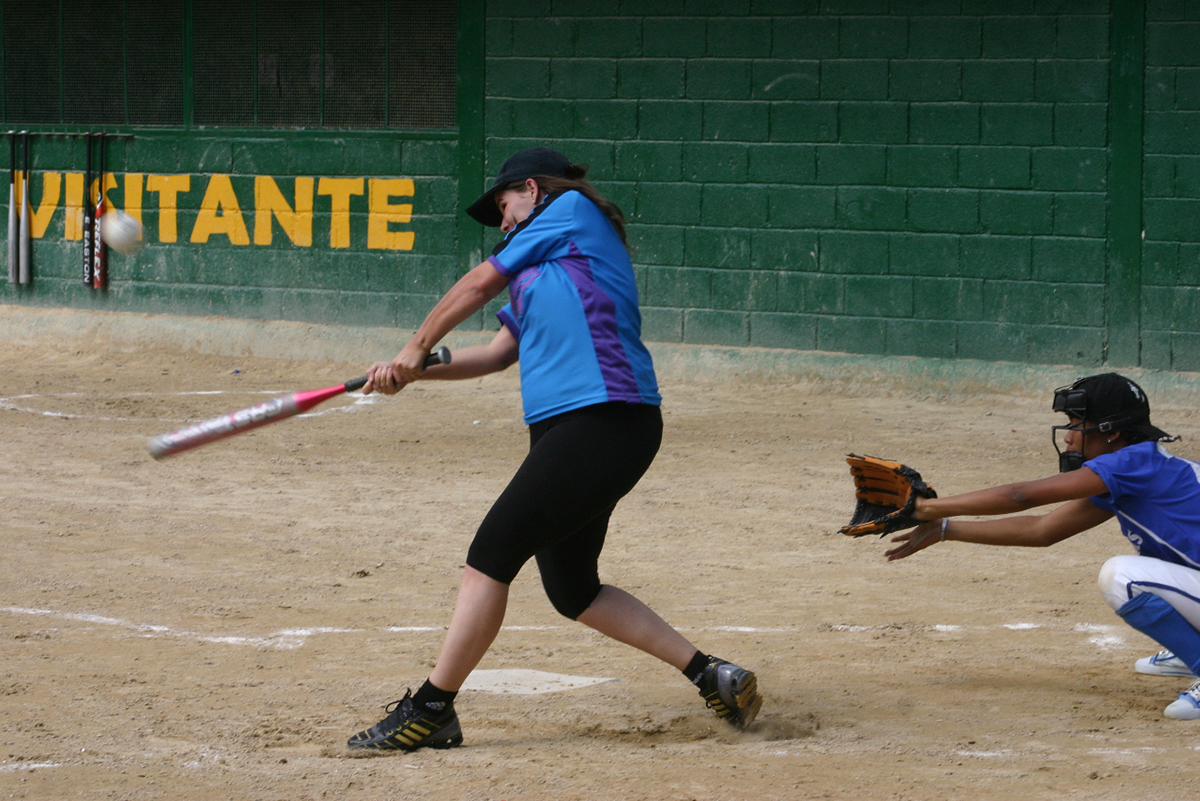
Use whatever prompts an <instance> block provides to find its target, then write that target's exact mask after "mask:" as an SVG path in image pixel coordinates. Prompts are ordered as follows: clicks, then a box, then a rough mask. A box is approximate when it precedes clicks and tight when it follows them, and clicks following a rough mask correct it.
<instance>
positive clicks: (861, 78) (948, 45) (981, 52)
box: [485, 0, 1187, 365]
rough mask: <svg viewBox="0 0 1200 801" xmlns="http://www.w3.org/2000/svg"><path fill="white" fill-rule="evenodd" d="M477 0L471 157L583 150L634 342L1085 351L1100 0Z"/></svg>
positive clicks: (1101, 168)
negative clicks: (483, 152) (629, 270)
mask: <svg viewBox="0 0 1200 801" xmlns="http://www.w3.org/2000/svg"><path fill="white" fill-rule="evenodd" d="M488 10H489V15H488V19H487V35H486V39H487V87H486V94H487V101H486V102H487V106H486V126H485V129H486V135H487V164H488V169H487V172H488V174H494V173H495V172H496V170H497V168H498V167H499V164H500V162H501V161H502V160H503V158H504V157H505V156H506V155H508V154H509V153H510V152H512V151H514V150H516V149H518V148H520V147H524V146H527V145H531V144H534V143H543V142H547V141H548V142H549V143H550V144H551V145H553V146H556V147H559V148H561V149H562V150H563V151H565V152H566V153H568V154H569V155H570V156H571V157H572V158H574V159H576V160H578V161H584V162H587V163H588V164H589V165H591V167H592V176H593V177H594V179H595V180H596V182H597V184H598V185H599V186H600V187H601V188H602V190H603V191H604V192H606V193H607V194H609V195H610V196H611V197H612V198H613V199H615V200H616V201H617V202H618V203H620V204H621V205H622V207H623V208H624V210H625V211H626V214H627V216H628V218H629V220H630V226H629V231H630V240H631V243H632V246H633V248H634V249H635V263H636V265H637V269H638V273H639V277H640V281H641V289H642V302H643V309H644V319H645V326H646V331H647V334H648V336H649V337H651V338H653V339H657V340H662V341H671V342H689V343H715V344H724V345H746V346H764V347H788V348H803V349H819V350H827V351H848V352H854V353H875V354H894V355H916V356H936V357H946V358H956V357H963V358H983V359H1004V360H1014V361H1033V362H1051V363H1069V364H1080V365H1097V364H1100V363H1102V362H1103V361H1104V359H1105V345H1106V341H1107V337H1108V334H1109V325H1108V321H1107V319H1106V315H1105V304H1104V285H1105V281H1106V274H1107V272H1106V259H1107V258H1108V256H1107V251H1108V241H1107V240H1108V225H1107V218H1106V204H1107V200H1108V197H1107V184H1108V163H1109V161H1108V146H1109V143H1108V136H1107V126H1108V114H1109V104H1108V100H1109V85H1108V84H1109V70H1110V26H1109V19H1110V12H1111V9H1110V8H1109V4H1108V3H1107V2H1103V0H1097V1H1096V2H1087V1H1086V0H1078V1H1076V2H1070V1H1068V0H1063V1H1062V2H1048V1H1046V0H1025V1H1024V2H1021V1H1019V0H1017V1H1014V0H994V2H986V1H985V0H978V1H977V0H961V1H960V0H944V1H942V2H917V1H916V0H911V1H910V2H900V1H899V0H891V2H888V1H887V0H879V1H878V2H866V1H865V0H863V1H859V2H849V1H847V2H815V0H814V1H813V2H782V0H780V1H779V2H769V1H767V0H743V2H732V3H730V2H699V1H685V0H677V1H676V2H671V1H670V0H662V1H661V2H649V3H646V2H636V3H635V2H632V1H631V2H626V3H620V4H618V3H604V4H601V3H579V2H553V1H552V0H542V2H530V1H529V0H509V1H506V2H492V3H489V5H488ZM1182 35H1186V34H1182ZM1183 49H1184V50H1187V48H1183ZM1168 136H1169V135H1168Z"/></svg>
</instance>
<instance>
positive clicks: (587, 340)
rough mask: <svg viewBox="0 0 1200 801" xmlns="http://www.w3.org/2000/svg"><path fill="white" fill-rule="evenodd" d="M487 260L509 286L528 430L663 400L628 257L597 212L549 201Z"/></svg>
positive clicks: (569, 201) (571, 197)
mask: <svg viewBox="0 0 1200 801" xmlns="http://www.w3.org/2000/svg"><path fill="white" fill-rule="evenodd" d="M488 261H490V262H491V263H492V265H493V266H494V267H495V268H496V269H497V270H499V271H500V273H501V274H503V275H504V276H506V277H507V278H508V279H509V283H508V293H509V302H508V304H507V305H505V307H504V308H503V309H501V310H500V312H499V313H498V315H497V316H498V317H499V318H500V321H501V322H502V323H503V324H504V325H505V326H506V327H507V328H508V329H509V330H510V331H511V332H512V334H513V336H514V337H516V339H517V342H518V343H519V345H520V349H519V355H520V362H521V398H522V401H523V403H524V407H525V422H526V423H536V422H538V421H539V420H544V419H546V418H547V417H553V416H554V415H556V414H561V413H563V412H567V411H570V410H572V409H578V408H581V407H584V406H591V405H593V404H596V403H606V402H609V401H623V402H625V403H645V404H650V405H654V406H657V405H659V404H660V403H661V402H662V398H661V396H660V395H659V393H658V382H657V380H656V378H655V375H654V365H653V363H652V361H651V359H650V352H649V351H648V350H646V346H645V345H644V344H642V339H641V332H642V318H641V313H640V312H639V311H638V296H637V285H636V283H635V282H634V276H633V265H632V264H631V263H630V261H629V253H628V251H627V250H626V249H625V245H624V244H623V243H622V242H621V239H620V237H619V236H618V235H617V232H616V230H614V229H613V227H612V224H611V223H610V222H609V221H608V218H607V217H605V216H604V212H602V211H601V210H600V209H599V208H598V207H597V206H596V204H594V203H593V202H592V201H590V200H588V199H587V198H586V197H585V196H584V195H582V194H581V193H579V192H576V191H574V190H570V191H567V192H563V193H561V194H557V195H550V196H549V197H548V198H547V199H546V200H544V201H543V202H542V203H541V204H540V205H539V206H537V207H536V208H535V209H534V210H533V212H532V213H531V214H530V215H529V217H527V218H526V219H525V220H524V221H523V222H522V223H521V224H520V225H518V226H517V227H516V228H514V229H513V230H512V231H511V232H509V234H508V236H507V237H506V238H505V239H504V241H503V242H501V243H500V244H499V245H497V246H496V249H495V250H494V251H493V252H492V255H491V256H489V257H488Z"/></svg>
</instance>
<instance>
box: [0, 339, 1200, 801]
mask: <svg viewBox="0 0 1200 801" xmlns="http://www.w3.org/2000/svg"><path fill="white" fill-rule="evenodd" d="M373 356H374V354H366V355H365V356H364V359H363V360H362V362H361V363H356V364H346V363H343V362H334V361H307V362H298V361H297V362H287V361H282V360H269V359H263V358H254V357H239V358H233V357H224V356H215V355H196V354H194V353H192V354H184V353H179V352H167V351H159V350H150V349H143V350H139V351H138V352H134V353H117V352H90V351H85V350H81V349H79V348H77V347H75V346H67V345H52V344H45V343H42V344H33V345H29V344H26V345H11V344H9V345H6V346H5V347H4V348H3V350H2V351H0V371H2V374H3V379H0V387H2V388H3V389H2V390H0V396H2V397H3V400H0V453H2V455H3V457H2V459H0V514H2V515H3V520H4V523H3V532H4V550H5V553H4V556H3V564H4V570H3V573H2V575H0V588H2V595H0V653H2V661H0V797H12V798H30V799H46V798H76V797H79V798H112V799H134V798H136V799H146V798H162V799H197V800H199V799H204V801H210V800H211V799H239V800H240V799H279V800H280V801H283V800H284V799H286V800H287V801H298V800H299V799H321V798H355V799H394V798H424V797H442V798H455V799H458V798H462V799H508V800H509V801H515V800H516V799H608V798H612V799H643V798H644V799H796V798H856V799H861V798H905V799H934V798H938V799H940V798H989V799H990V798H994V799H1006V798H1021V799H1059V798H1064V797H1071V798H1105V799H1108V798H1111V799H1128V798H1135V797H1136V798H1142V799H1155V798H1162V799H1172V801H1175V799H1179V798H1186V797H1189V796H1191V795H1192V794H1193V793H1194V792H1195V786H1196V783H1195V781H1196V780H1195V775H1196V773H1195V764H1196V759H1197V752H1198V751H1200V722H1186V721H1171V720H1166V719H1164V718H1163V717H1162V714H1161V713H1162V708H1163V707H1164V706H1165V705H1166V704H1167V703H1169V702H1170V701H1171V700H1173V699H1174V697H1175V694H1176V693H1177V692H1179V691H1180V690H1181V689H1182V688H1183V687H1184V686H1186V682H1184V681H1181V680H1178V679H1163V678H1156V677H1148V676H1142V675H1139V674H1137V673H1135V672H1134V671H1133V662H1134V660H1135V659H1136V658H1138V657H1140V656H1144V655H1147V654H1149V653H1152V652H1153V651H1155V650H1156V649H1157V647H1156V646H1155V645H1154V644H1153V643H1151V642H1150V641H1149V640H1147V639H1145V638H1144V637H1142V636H1141V635H1139V634H1137V633H1136V632H1134V631H1133V630H1131V629H1128V628H1125V627H1124V626H1123V625H1122V624H1120V623H1119V621H1118V619H1117V618H1116V617H1115V616H1114V615H1113V614H1112V612H1111V611H1110V610H1109V609H1108V607H1107V606H1105V604H1104V603H1103V601H1102V600H1101V598H1100V597H1099V594H1098V593H1097V591H1096V588H1095V575H1096V572H1097V571H1098V569H1099V567H1100V565H1101V564H1102V563H1103V562H1104V560H1105V559H1106V558H1107V557H1108V556H1109V555H1112V554H1115V553H1127V552H1129V550H1130V549H1129V546H1128V545H1127V544H1126V543H1125V542H1124V540H1123V539H1122V538H1121V537H1120V535H1119V533H1118V532H1117V530H1116V528H1115V526H1114V525H1113V524H1111V523H1110V524H1107V525H1105V526H1104V527H1103V528H1102V529H1100V530H1098V531H1096V532H1092V533H1090V534H1087V535H1083V536H1080V537H1077V538H1075V540H1069V541H1067V542H1066V543H1063V544H1061V545H1058V546H1056V547H1054V548H1052V549H1049V550H1046V551H1017V550H1004V549H985V548H978V547H970V546H964V545H957V544H950V545H946V546H938V547H935V548H933V549H931V550H929V551H926V552H923V553H921V554H919V555H918V556H917V557H915V558H913V559H909V560H906V561H903V562H899V563H895V564H888V563H886V562H885V561H884V559H883V557H882V552H883V550H884V545H883V543H881V542H879V541H877V540H848V539H846V538H844V537H841V536H840V535H838V534H836V533H835V532H836V529H837V527H838V526H839V525H841V524H842V523H843V522H844V518H846V517H847V516H848V514H849V508H850V504H851V499H850V492H849V489H848V479H847V476H846V470H845V465H844V462H843V461H842V459H843V455H844V454H845V453H846V452H847V451H849V450H855V451H859V452H866V453H873V454H878V455H883V456H888V457H892V458H902V459H904V460H905V461H907V462H909V463H911V464H914V465H916V466H918V467H920V468H921V469H922V471H923V473H924V474H925V475H926V477H927V478H928V479H929V480H930V482H931V483H933V484H934V485H935V486H936V487H937V488H938V489H939V491H941V492H943V493H946V492H957V491H964V490H968V489H972V488H976V487H978V486H980V485H981V484H983V483H986V482H999V481H1010V480H1011V481H1015V480H1020V479H1025V478H1032V477H1036V476H1040V475H1043V474H1045V473H1047V472H1049V471H1052V470H1053V469H1054V468H1055V466H1056V462H1055V458H1054V454H1053V451H1052V450H1051V448H1050V442H1049V430H1048V426H1049V425H1050V424H1051V422H1052V419H1053V418H1052V416H1051V415H1050V414H1049V413H1048V411H1047V407H1048V393H1047V392H1044V393H1041V394H1036V395H1034V394H1029V395H1023V394H1018V395H1003V396H1001V395H995V394H972V395H962V394H954V395H938V396H926V395H924V394H922V393H919V392H910V393H905V394H898V393H893V394H891V395H890V396H888V397H885V398H882V399H880V398H872V397H867V396H865V395H861V394H860V395H857V396H856V395H855V394H853V393H847V392H845V391H844V390H841V389H835V388H833V387H832V386H831V385H829V384H826V383H822V382H808V381H806V382H799V381H774V382H758V383H755V382H752V381H749V380H745V379H741V380H731V381H708V382H699V381H696V382H683V381H678V380H674V381H670V382H664V383H665V386H664V396H665V399H666V400H665V405H664V410H665V414H666V421H667V425H666V435H665V439H664V446H663V449H662V451H661V452H660V455H659V457H658V460H657V461H656V462H655V464H654V466H653V467H652V468H651V470H650V472H649V474H648V475H647V476H646V478H645V479H644V480H643V481H642V483H641V484H640V485H639V486H638V488H637V489H636V490H635V491H634V492H633V493H632V494H631V495H630V496H629V497H628V498H627V499H626V501H625V502H624V503H623V504H622V505H621V506H619V507H618V509H617V512H616V514H615V515H614V519H613V525H612V529H611V531H610V535H609V543H608V547H607V549H606V551H605V556H604V559H603V561H602V565H601V567H602V572H603V577H604V578H605V580H607V581H609V582H611V583H613V584H616V585H618V586H621V587H624V588H625V589H628V590H630V591H632V592H634V593H635V594H636V595H638V596H640V597H641V598H643V599H644V600H645V601H647V602H648V603H649V604H650V605H651V606H653V607H654V608H655V609H656V610H658V611H659V612H660V613H661V614H662V615H663V616H664V617H665V618H667V619H668V620H669V621H671V622H672V623H674V624H675V625H677V626H679V627H680V628H681V629H683V630H684V631H685V632H686V633H687V635H688V636H689V637H690V638H692V639H693V640H694V641H695V642H696V643H697V645H699V646H700V647H701V648H703V649H705V650H707V651H709V652H713V653H716V654H719V655H721V656H723V657H725V658H727V659H731V660H735V661H738V662H740V663H742V664H744V665H746V666H749V667H753V668H754V669H755V670H756V671H757V672H758V674H759V679H760V684H761V687H762V690H763V692H764V695H765V696H766V703H765V705H764V707H763V711H762V714H761V716H760V718H759V722H758V723H757V724H756V725H755V726H754V728H753V729H752V730H751V731H749V732H747V733H745V734H741V735H735V734H733V733H731V732H727V731H724V730H723V729H722V728H721V726H719V725H718V723H719V721H717V720H716V719H715V717H714V716H713V715H712V713H711V712H709V711H708V710H706V709H705V708H704V705H703V703H702V702H701V701H700V699H699V698H698V696H697V695H696V694H695V691H694V689H693V688H692V687H691V686H690V685H688V684H687V683H686V681H684V680H683V679H682V677H681V676H680V675H679V674H678V673H676V672H675V671H673V670H671V669H669V668H666V667H665V666H663V665H661V664H659V663H657V662H655V661H654V660H652V659H651V658H650V657H647V656H645V655H642V654H640V653H639V652H636V651H634V650H632V649H629V648H627V647H624V646H621V645H618V644H615V643H612V642H610V641H607V640H605V639H603V638H601V637H600V636H598V635H596V634H593V633H591V632H589V631H588V630H586V629H584V628H583V627H582V626H580V625H578V624H575V623H572V622H570V621H567V620H564V619H562V618H560V617H558V616H557V615H556V614H555V613H554V611H553V610H552V609H551V608H550V606H549V604H548V603H547V602H546V600H545V599H544V597H543V596H542V594H541V590H540V585H539V583H538V581H537V576H536V570H535V569H533V567H532V566H529V567H527V568H526V570H525V571H524V572H523V573H522V574H521V575H520V576H519V577H518V578H517V580H516V582H515V583H514V585H513V592H512V599H511V605H510V611H509V614H508V618H507V620H506V627H505V629H504V630H503V631H502V633H501V635H500V637H499V639H498V641H497V644H496V646H495V648H494V649H493V650H492V652H491V653H489V655H488V656H487V657H486V658H485V660H484V662H483V664H482V665H481V666H480V668H481V670H482V671H503V670H510V669H534V670H540V671H546V672H549V673H553V674H562V675H568V676H577V677H588V678H593V679H612V680H615V681H606V682H601V683H593V684H589V685H587V686H582V687H578V688H575V689H568V690H563V691H558V692H536V693H535V692H532V690H531V691H529V692H530V694H512V693H499V692H493V691H488V690H487V689H479V690H464V692H463V693H462V695H461V696H460V701H459V704H458V707H459V713H460V716H461V717H462V720H463V727H464V732H465V735H466V742H465V744H464V747H462V748H459V749H455V750H450V751H436V752H430V751H421V752H418V753H415V754H398V755H390V756H384V757H370V758H354V755H352V754H351V753H349V752H347V751H346V749H345V748H344V745H343V744H344V742H345V739H346V737H347V736H348V735H350V734H352V733H353V732H354V731H356V730H358V729H359V728H362V727H363V726H365V725H369V724H371V723H373V722H375V721H376V720H377V719H378V718H379V717H380V716H381V714H382V708H381V707H382V705H383V704H385V703H387V702H388V701H391V700H393V699H394V698H397V697H399V696H400V695H401V694H403V692H404V689H405V688H406V687H409V686H412V687H414V688H415V686H416V685H417V684H418V683H419V682H420V681H421V680H422V679H423V678H424V677H425V676H426V675H427V674H428V672H429V669H430V667H431V665H432V660H433V659H434V658H435V656H436V653H437V646H438V644H439V642H440V638H441V632H442V627H443V626H444V625H445V624H446V623H447V621H448V620H449V613H450V608H451V603H452V601H453V598H454V595H455V590H456V588H457V584H458V580H459V576H460V572H461V566H462V559H463V556H464V554H465V550H466V546H467V544H468V542H469V540H470V537H471V535H472V533H473V531H474V528H475V526H476V525H477V523H478V522H479V520H480V519H481V518H482V516H483V514H484V512H485V511H486V509H487V508H488V506H489V503H490V501H491V500H492V499H493V498H494V497H495V496H496V494H497V493H498V492H499V491H500V490H501V489H502V487H503V486H504V483H505V482H506V480H507V478H508V477H509V475H510V474H511V472H512V471H513V469H514V468H515V466H516V465H517V463H518V462H519V460H520V459H521V457H522V454H523V453H524V450H525V447H526V444H527V443H526V433H525V429H524V427H523V426H522V425H521V423H520V419H519V417H520V403H519V394H518V386H517V380H516V379H517V376H516V372H515V371H512V372H511V373H510V374H503V375H499V376H492V377H489V378H486V379H483V380H479V381H470V382H461V383H455V384H439V383H433V382H430V383H429V384H421V385H417V386H415V387H413V388H411V389H410V390H408V391H406V392H405V393H403V394H402V395H400V396H397V397H395V398H388V399H378V400H376V401H374V402H364V401H363V400H362V399H356V398H344V399H341V400H337V401H332V402H330V403H329V404H327V405H326V406H324V407H322V408H321V411H320V413H319V414H316V415H313V416H307V417H302V418H298V419H295V420H291V421H288V422H286V423H282V424H280V425H276V426H271V427H268V428H265V429H262V430H260V431H257V432H255V433H252V434H248V435H245V436H242V437H238V438H235V439H233V440H229V441H227V442H224V443H219V444H215V445H212V446H209V447H207V448H204V449H201V450H198V451H195V452H192V453H189V454H184V455H181V456H179V457H176V458H174V459H171V460H167V461H164V462H162V463H156V462H154V461H152V460H151V459H150V458H149V457H148V456H147V454H146V448H145V443H146V438H147V437H149V436H151V435H154V434H158V433H162V432H164V431H167V430H170V429H173V428H177V427H179V426H181V425H183V423H184V422H185V421H187V420H195V419H199V418H204V417H207V416H210V415H212V414H216V413H219V412H222V411H228V410H230V409H232V408H237V407H239V406H243V405H247V404H249V403H252V402H254V401H256V400H259V399H262V398H264V397H266V396H265V395H263V394H262V393H265V392H281V391H285V390H289V391H290V390H294V389H306V388H315V387H319V386H325V385H328V384H332V383H335V382H338V381H342V380H346V379H348V378H351V377H353V376H354V375H357V374H358V373H361V372H362V368H363V367H364V366H365V364H366V363H367V361H368V360H369V359H370V358H372V357H373ZM1152 400H1153V398H1152ZM1155 419H1156V422H1158V423H1159V424H1160V425H1162V426H1163V427H1165V428H1167V429H1168V430H1170V431H1172V432H1174V433H1179V434H1182V435H1184V437H1185V439H1184V441H1183V442H1182V443H1179V444H1178V445H1177V446H1176V447H1175V448H1174V450H1175V452H1176V453H1177V454H1179V455H1181V456H1187V457H1189V458H1200V416H1198V415H1197V413H1196V412H1195V411H1193V410H1192V409H1191V408H1185V407H1182V406H1170V405H1166V404H1162V403H1158V404H1156V408H1155ZM897 421H904V424H905V426H909V425H911V426H912V433H911V434H908V433H890V432H889V431H888V429H892V428H896V427H897V426H895V423H896V422H897ZM480 676H481V679H480V684H484V683H486V681H485V680H488V679H496V678H497V677H502V674H497V673H482V674H480ZM539 689H544V687H540V688H539Z"/></svg>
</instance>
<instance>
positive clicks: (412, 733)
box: [346, 690, 463, 751]
mask: <svg viewBox="0 0 1200 801" xmlns="http://www.w3.org/2000/svg"><path fill="white" fill-rule="evenodd" d="M387 712H388V716H387V717H386V718H384V719H383V720H381V721H379V722H378V723H376V724H375V725H374V726H372V727H371V728H369V729H367V730H366V731H360V732H359V733H358V734H356V735H354V736H353V737H351V738H350V739H349V740H347V741H346V745H348V746H350V747H351V748H362V749H373V750H379V751H396V750H399V751H415V750H417V749H418V748H454V747H455V746H459V745H462V741H463V736H462V727H460V726H459V725H458V715H457V714H455V712H454V706H453V705H448V706H447V707H446V708H445V709H443V710H442V711H441V712H431V711H429V710H421V709H418V708H417V707H416V706H415V705H414V704H413V701H412V691H411V690H409V691H408V692H406V693H405V694H404V697H403V698H401V699H400V700H399V701H393V702H392V703H390V704H388V706H387Z"/></svg>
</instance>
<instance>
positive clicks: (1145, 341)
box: [1141, 2, 1200, 371]
mask: <svg viewBox="0 0 1200 801" xmlns="http://www.w3.org/2000/svg"><path fill="white" fill-rule="evenodd" d="M1145 98H1146V99H1145V103H1146V116H1145V174H1144V178H1143V197H1144V204H1145V217H1144V228H1145V238H1144V241H1143V243H1142V274H1143V284H1144V287H1143V290H1142V297H1141V320H1142V362H1143V363H1144V364H1145V365H1146V366H1148V367H1155V368H1161V369H1172V370H1189V371H1194V370H1200V5H1198V4H1197V3H1194V2H1193V3H1186V2H1156V3H1150V4H1149V5H1148V6H1147V19H1146V75H1145Z"/></svg>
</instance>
